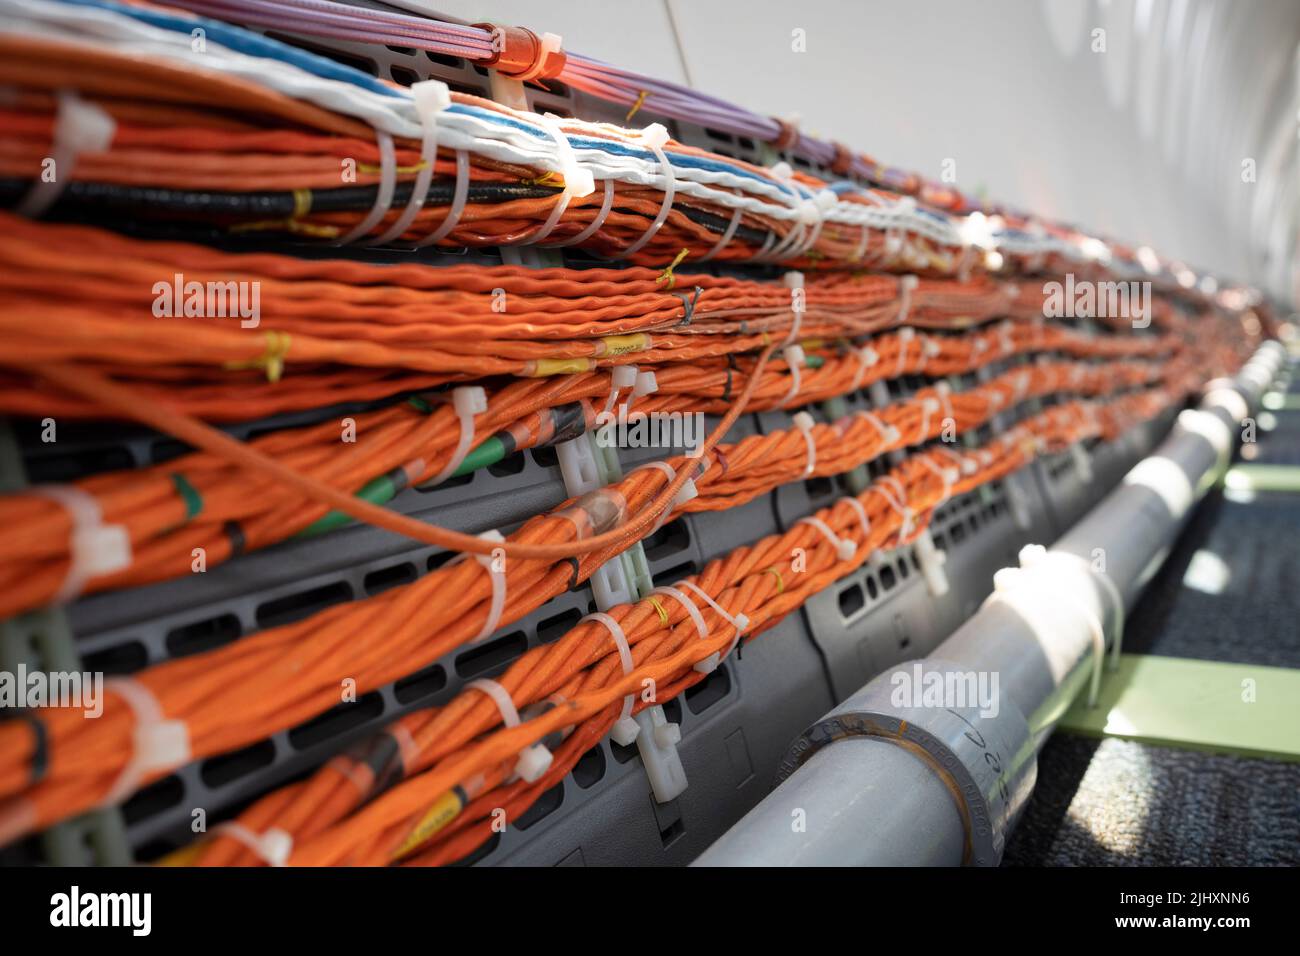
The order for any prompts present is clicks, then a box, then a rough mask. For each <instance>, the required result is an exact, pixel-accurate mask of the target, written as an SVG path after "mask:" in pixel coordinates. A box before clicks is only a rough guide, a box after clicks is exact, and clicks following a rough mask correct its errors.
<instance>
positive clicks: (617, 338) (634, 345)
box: [600, 332, 650, 355]
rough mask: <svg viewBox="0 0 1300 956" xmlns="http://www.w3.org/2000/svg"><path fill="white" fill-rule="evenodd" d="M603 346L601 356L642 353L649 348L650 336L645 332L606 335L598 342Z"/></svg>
mask: <svg viewBox="0 0 1300 956" xmlns="http://www.w3.org/2000/svg"><path fill="white" fill-rule="evenodd" d="M600 343H601V345H603V346H605V348H604V351H602V352H601V353H600V354H601V355H626V354H627V353H628V352H644V351H645V350H646V349H648V348H649V347H650V336H649V335H647V334H646V333H645V332H633V333H630V334H628V335H607V336H605V337H604V338H603V339H601V340H600Z"/></svg>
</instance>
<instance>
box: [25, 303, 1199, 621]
mask: <svg viewBox="0 0 1300 956" xmlns="http://www.w3.org/2000/svg"><path fill="white" fill-rule="evenodd" d="M995 336H996V341H998V347H996V350H995V345H994V342H995ZM1017 340H1018V344H1017ZM913 341H915V343H916V347H915V348H910V350H909V347H910V346H911V345H912V343H913ZM1129 341H1130V342H1132V343H1134V344H1143V343H1145V344H1146V345H1148V346H1154V345H1158V344H1159V340H1155V339H1150V340H1142V339H1134V340H1129ZM981 343H987V344H985V345H983V346H982V347H981ZM1007 343H1011V345H1012V348H1013V350H1014V352H1015V353H1016V354H1021V353H1020V349H1021V348H1022V347H1023V346H1024V345H1026V344H1031V343H1032V344H1034V345H1035V346H1041V345H1044V344H1048V343H1051V344H1054V345H1056V346H1057V349H1056V350H1061V351H1068V350H1070V349H1073V350H1075V351H1077V352H1082V353H1083V354H1089V353H1092V354H1095V353H1097V352H1101V353H1105V352H1106V351H1109V350H1110V348H1111V346H1112V345H1113V343H1110V342H1108V341H1102V342H1097V341H1092V340H1089V339H1087V338H1085V337H1082V336H1079V335H1078V333H1072V332H1068V331H1067V330H1052V333H1051V334H1049V333H1048V331H1047V330H1046V329H1044V328H1042V327H1023V328H1020V329H1014V328H1013V329H1006V328H1003V329H1000V330H996V331H995V335H990V336H986V337H985V338H975V339H969V338H966V339H957V340H943V341H941V342H940V343H939V345H937V346H936V349H935V351H938V352H940V353H942V352H944V351H952V352H953V353H954V354H955V357H954V359H953V360H950V361H945V360H944V356H943V355H942V354H940V355H939V356H938V357H937V358H932V357H931V355H930V352H931V351H932V350H928V349H925V348H923V347H922V346H923V345H924V344H925V343H924V342H923V341H922V340H914V339H908V338H906V337H902V336H900V335H899V334H897V333H895V334H893V335H891V336H884V337H881V338H879V339H877V340H876V342H875V347H876V348H877V349H879V350H880V353H882V354H884V355H885V356H886V359H885V361H883V362H880V361H878V362H877V363H876V364H875V365H873V366H871V367H870V368H866V367H864V365H863V363H862V360H861V358H860V357H859V356H857V355H855V354H852V353H850V354H848V355H841V356H830V357H828V358H827V359H826V361H825V363H824V364H823V365H822V366H821V367H820V368H818V369H811V370H807V371H805V372H804V373H803V374H802V376H801V377H800V378H799V379H797V380H796V379H794V378H793V377H792V375H791V371H792V370H791V369H789V367H788V366H786V365H785V364H784V363H781V362H773V363H772V364H771V365H769V366H768V367H767V368H766V369H765V370H764V372H763V374H762V375H761V376H760V378H759V380H758V383H757V384H756V386H755V388H754V391H753V393H751V398H750V401H749V403H748V404H747V406H746V407H747V408H749V409H751V410H755V411H761V410H764V409H769V408H775V407H785V408H795V407H799V406H801V405H804V404H806V403H808V402H812V401H819V400H821V399H824V398H827V397H830V396H834V395H841V394H845V393H848V392H851V391H853V390H854V389H856V388H861V387H864V386H865V385H868V384H870V383H871V382H874V381H877V380H880V379H882V378H883V377H884V376H885V375H886V374H888V373H890V372H897V371H899V370H902V371H921V370H930V371H932V372H935V373H947V374H951V373H952V372H953V371H967V370H969V369H970V367H971V366H970V365H969V364H965V363H966V362H968V361H973V362H977V363H980V364H983V363H986V362H988V361H992V360H993V359H994V357H996V356H1000V355H1002V354H1004V353H1005V351H1006V349H1005V346H1006V344H1007ZM813 351H814V354H816V351H815V350H813ZM895 352H896V353H897V361H895V359H894V358H893V354H894V353H895ZM1042 354H1045V353H1042ZM1173 354H1175V355H1176V354H1177V353H1176V352H1175V353H1173ZM745 364H746V365H747V364H748V362H746V363H745ZM1159 369H1160V366H1159V365H1155V364H1151V363H1147V362H1133V361H1132V360H1131V359H1130V360H1126V361H1124V362H1118V363H1110V364H1104V365H1089V364H1085V363H1057V364H1049V365H1040V366H1039V367H1036V368H1033V369H1031V370H1029V371H1028V372H1026V373H1016V374H1015V375H1014V376H1012V375H1010V374H1009V373H1008V374H1007V375H1003V376H1001V377H1000V378H998V379H995V380H994V381H993V382H992V383H989V384H987V385H985V386H981V387H978V388H975V389H973V390H971V391H970V392H965V393H964V392H956V393H953V394H952V395H951V398H948V397H946V396H944V400H943V402H941V403H940V406H939V410H940V411H944V412H947V413H949V414H952V413H953V412H954V410H956V416H957V417H956V420H955V422H954V427H956V428H957V429H959V430H963V429H965V428H968V427H972V426H973V425H977V424H983V422H984V421H985V420H986V419H987V417H988V414H989V413H988V412H987V407H988V405H989V401H990V400H991V399H994V400H997V401H1003V400H1004V399H1005V397H1006V396H1008V395H1009V396H1012V397H1013V398H1014V397H1015V396H1016V395H1017V394H1019V395H1021V396H1023V397H1037V396H1041V395H1045V394H1050V393H1052V392H1055V391H1063V390H1069V391H1072V392H1074V393H1077V394H1084V395H1094V394H1102V393H1104V392H1105V391H1108V390H1114V389H1117V388H1121V387H1127V386H1131V385H1135V384H1142V383H1145V382H1149V381H1152V380H1153V379H1154V377H1155V376H1156V375H1157V374H1158V373H1159ZM733 379H734V381H733ZM748 380H749V376H748V375H747V374H746V371H745V369H744V368H743V367H742V366H738V367H737V369H735V370H732V369H730V368H726V367H717V368H712V369H709V368H701V367H699V366H685V367H683V366H673V367H670V368H668V369H665V370H663V374H662V377H661V378H660V390H659V392H658V393H656V394H654V395H648V396H643V397H642V398H641V399H640V400H638V402H637V403H636V406H635V407H636V410H637V412H638V413H647V414H653V413H656V412H659V413H665V412H666V413H670V414H671V413H673V412H691V411H718V412H721V411H725V410H726V408H727V406H728V405H729V404H730V403H729V401H728V400H726V398H725V396H726V395H727V394H729V392H730V391H731V390H734V389H737V388H744V387H746V386H747V385H748ZM796 384H797V385H798V386H799V389H798V391H797V393H796V394H794V395H793V397H792V395H791V392H792V389H793V388H794V386H795V385H796ZM1013 386H1014V389H1016V390H1018V391H1016V390H1013ZM611 390H612V386H611V384H610V381H609V378H608V376H606V375H603V374H585V375H574V376H564V377H560V378H553V379H543V380H532V381H521V382H514V383H510V384H508V385H506V386H505V387H504V388H502V389H501V390H499V391H497V392H494V393H493V394H492V396H491V398H490V399H489V400H488V402H487V411H485V412H484V413H483V414H481V415H478V416H476V417H475V419H474V429H475V434H480V435H492V434H493V433H495V432H497V431H500V430H502V429H510V430H511V431H512V434H516V435H519V434H520V433H521V432H522V436H523V437H522V438H521V440H518V441H516V442H515V443H514V447H515V448H516V449H518V448H525V447H528V446H529V444H530V439H531V438H536V437H538V436H539V435H542V434H543V431H542V430H541V428H540V426H537V425H533V424H531V420H532V418H533V417H534V416H536V414H537V413H538V412H539V411H540V410H542V409H548V408H553V407H558V406H563V405H572V404H573V403H582V402H587V403H588V405H587V406H586V411H584V413H583V418H584V421H585V422H586V423H587V424H584V426H583V427H588V426H589V424H594V416H593V409H592V407H591V405H590V403H591V401H592V400H599V399H602V398H604V397H605V396H608V395H610V394H611ZM706 396H716V397H714V398H711V399H710V398H708V397H706ZM939 399H940V393H939V392H935V393H934V394H930V393H924V394H922V395H921V396H920V397H918V398H916V399H913V400H911V401H910V402H905V403H900V404H899V405H897V406H891V407H890V408H886V409H883V410H882V411H881V412H880V416H881V421H882V422H883V423H884V425H885V426H894V425H897V426H899V427H902V426H906V427H907V428H908V429H911V428H914V427H915V426H913V425H912V424H911V423H910V421H903V420H902V418H901V417H900V416H904V415H906V414H908V412H907V409H908V408H909V407H913V408H915V407H920V405H919V404H918V403H922V402H924V401H927V400H928V401H930V402H939ZM972 403H974V404H972ZM972 408H981V409H983V411H982V413H981V417H979V418H971V417H970V415H969V414H968V412H967V410H968V409H972ZM911 417H912V418H916V417H917V416H916V415H915V414H913V415H912V416H911ZM924 417H925V420H926V422H927V424H926V425H925V426H924V429H923V430H925V431H926V432H927V434H925V435H922V436H921V439H922V440H924V439H925V438H929V437H932V435H930V434H928V432H929V431H933V430H934V429H936V428H939V427H941V426H942V423H943V421H944V416H943V415H938V414H936V415H926V416H924ZM525 420H528V423H526V424H523V425H521V421H525ZM353 421H354V422H355V427H356V437H357V440H356V441H355V442H352V443H346V444H341V443H340V441H339V437H340V429H339V425H338V423H337V422H335V421H330V422H326V423H322V424H319V425H316V426H311V427H308V428H303V429H290V430H285V431H281V432H275V433H272V434H269V435H265V436H261V437H259V438H256V439H255V440H254V441H253V442H252V443H251V445H252V447H253V448H256V449H258V450H259V451H261V452H262V453H264V454H266V455H268V456H270V457H273V458H274V459H275V460H277V461H279V462H280V463H282V464H283V465H284V466H285V467H288V468H291V469H293V470H294V471H296V472H299V473H302V474H308V475H310V476H312V478H313V479H314V480H316V481H318V482H323V483H325V484H327V485H329V486H330V487H333V488H336V489H341V490H344V491H349V492H354V493H355V492H357V491H359V490H360V489H361V488H362V487H363V486H365V485H366V484H367V483H368V482H370V481H372V480H373V479H375V478H376V476H383V475H388V474H396V475H397V478H396V479H395V480H397V481H399V482H400V483H401V484H403V485H407V484H416V485H418V484H421V483H423V482H425V481H428V480H429V479H431V478H432V477H433V476H436V475H439V474H442V473H444V472H445V471H446V469H447V468H448V467H450V466H451V464H452V463H453V458H452V456H453V454H454V453H455V450H456V448H457V444H458V440H459V434H460V426H459V424H458V422H457V418H456V415H455V413H454V411H453V410H452V408H451V406H450V405H449V404H446V403H441V404H435V405H427V404H425V403H417V404H416V405H411V404H404V405H400V406H394V407H390V408H386V409H381V410H379V411H376V412H372V413H363V414H358V415H356V416H355V417H354V418H353ZM548 421H549V420H548ZM900 434H902V435H904V436H905V437H904V438H901V439H900V441H908V442H910V441H913V439H912V438H911V436H912V434H913V432H912V431H911V430H908V431H905V432H900ZM76 487H78V488H80V489H82V490H83V491H85V492H87V493H88V494H90V495H91V496H92V497H93V498H94V499H95V501H96V502H97V504H98V505H99V508H100V513H101V515H102V516H103V520H104V521H105V522H107V523H109V524H115V525H123V526H125V527H126V528H127V529H128V531H129V534H130V543H131V555H132V558H131V563H130V565H129V566H128V567H126V568H124V569H122V570H120V571H117V572H113V573H110V574H106V575H100V576H97V577H93V578H91V579H90V580H88V581H87V582H86V584H85V585H84V589H85V590H89V591H97V590H103V589H113V588H119V587H127V586H132V585H138V584H144V583H148V582H151V581H157V580H163V579H166V578H169V577H175V576H178V575H181V574H185V573H188V572H189V571H190V570H191V565H192V561H193V556H194V549H195V548H201V549H203V553H204V557H205V561H207V562H208V563H210V564H212V565H215V564H217V563H220V562H222V561H225V560H227V559H228V558H229V557H231V556H232V555H233V554H234V553H236V551H239V552H243V551H249V550H255V549H258V548H261V547H264V546H266V545H268V544H271V543H274V542H276V541H280V540H283V539H284V538H286V537H289V536H291V535H293V534H296V533H298V532H300V531H302V530H304V529H307V528H309V527H311V526H313V524H314V523H315V522H317V521H318V520H320V519H321V518H322V517H324V516H325V515H326V514H327V513H328V511H329V509H328V508H327V507H326V506H324V505H322V504H319V503H314V502H305V501H303V500H302V499H301V497H300V496H298V495H295V494H294V493H293V492H292V491H291V490H290V489H288V488H284V487H282V486H280V485H279V484H277V483H275V482H274V481H272V480H267V479H263V480H260V481H249V480H248V479H247V477H246V476H244V475H242V474H241V473H240V471H239V469H237V468H233V467H232V466H231V465H229V464H227V463H226V462H225V460H224V459H222V458H220V457H214V456H213V455H211V454H206V453H202V452H200V453H195V454H191V455H187V456H184V457H183V458H181V459H178V460H176V461H171V462H167V463H164V464H161V465H156V466H153V467H151V468H147V469H139V470H131V471H128V472H117V473H110V474H106V475H98V476H94V477H91V478H89V479H85V480H83V481H80V482H77V483H76ZM0 522H4V523H5V524H6V526H7V527H9V528H10V534H9V535H8V536H7V537H6V540H5V541H4V542H2V543H0V613H16V612H18V611H21V610H26V609H29V608H32V607H37V606H40V605H41V604H43V603H45V602H47V601H48V600H50V599H51V598H52V597H53V596H54V594H55V593H57V591H58V589H59V586H60V584H61V582H62V581H63V580H64V579H65V578H66V576H67V571H68V567H69V561H70V552H69V541H70V532H71V518H70V516H69V515H68V513H67V511H66V510H65V509H64V508H63V507H61V506H60V505H59V504H57V503H56V502H54V501H51V500H49V499H48V498H46V497H44V496H43V495H40V494H36V495H23V494H18V495H10V496H3V497H0ZM232 523H234V527H232Z"/></svg>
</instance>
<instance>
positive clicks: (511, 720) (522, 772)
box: [465, 677, 555, 783]
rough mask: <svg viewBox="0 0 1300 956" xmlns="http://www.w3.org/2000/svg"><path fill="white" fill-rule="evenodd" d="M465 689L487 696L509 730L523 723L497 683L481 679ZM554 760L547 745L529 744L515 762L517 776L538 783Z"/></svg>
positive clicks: (503, 689) (513, 705)
mask: <svg viewBox="0 0 1300 956" xmlns="http://www.w3.org/2000/svg"><path fill="white" fill-rule="evenodd" d="M465 688H466V689H467V690H468V689H473V690H478V691H482V692H483V693H484V694H486V695H487V696H488V697H489V698H490V699H491V701H492V703H494V704H496V707H497V711H498V713H500V714H501V722H502V723H503V724H505V726H506V727H507V728H510V727H518V726H519V725H520V724H521V723H522V721H520V719H519V711H517V710H516V709H515V702H514V701H513V700H511V699H510V694H509V693H508V692H507V691H506V689H505V688H504V687H502V686H501V685H500V684H498V683H497V682H496V681H494V680H491V679H489V678H486V677H480V678H479V679H478V680H472V681H470V682H469V683H468V684H466V685H465ZM554 759H555V755H554V754H552V753H551V752H550V751H549V750H547V749H546V745H545V744H543V743H540V742H539V743H535V744H528V745H527V746H525V747H524V748H523V749H522V750H521V751H519V759H518V760H517V761H516V762H515V769H514V772H515V776H517V777H519V778H520V779H522V780H523V781H524V782H525V783H536V782H537V781H538V780H540V779H541V778H542V775H543V774H544V773H546V771H547V770H549V769H550V766H551V761H552V760H554Z"/></svg>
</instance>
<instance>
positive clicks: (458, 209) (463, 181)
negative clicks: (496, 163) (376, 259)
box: [415, 149, 469, 249]
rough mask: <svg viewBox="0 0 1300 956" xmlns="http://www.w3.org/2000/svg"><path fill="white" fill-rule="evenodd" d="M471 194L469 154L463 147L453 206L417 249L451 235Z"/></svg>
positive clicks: (453, 194)
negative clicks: (439, 224)
mask: <svg viewBox="0 0 1300 956" xmlns="http://www.w3.org/2000/svg"><path fill="white" fill-rule="evenodd" d="M468 196H469V156H468V154H467V153H466V152H465V150H463V149H458V150H456V188H455V190H454V191H453V192H452V196H451V208H450V209H448V210H447V218H446V219H444V220H443V221H442V225H441V226H439V227H438V228H437V229H435V230H434V231H433V232H431V233H429V235H427V236H425V237H424V238H423V239H421V240H420V241H419V242H417V243H416V244H415V247H416V248H417V249H423V248H424V247H425V246H431V245H433V244H434V243H435V242H438V241H439V240H442V239H445V238H446V237H447V236H449V235H451V231H452V230H453V229H455V228H456V227H457V226H458V225H460V217H461V215H462V214H463V213H464V212H465V200H466V199H467V198H468Z"/></svg>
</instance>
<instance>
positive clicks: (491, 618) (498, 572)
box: [470, 528, 506, 644]
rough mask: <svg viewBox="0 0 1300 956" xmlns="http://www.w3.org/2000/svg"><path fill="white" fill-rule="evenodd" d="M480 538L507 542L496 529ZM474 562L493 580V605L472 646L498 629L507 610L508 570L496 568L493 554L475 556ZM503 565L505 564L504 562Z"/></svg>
mask: <svg viewBox="0 0 1300 956" xmlns="http://www.w3.org/2000/svg"><path fill="white" fill-rule="evenodd" d="M479 537H480V538H482V539H484V540H485V541H496V542H502V543H504V542H505V540H506V539H505V538H504V537H503V536H502V534H501V532H500V531H497V530H496V529H495V528H493V529H492V530H490V531H484V532H483V533H482V534H480V535H479ZM493 550H496V549H495V548H494V549H493ZM474 560H476V561H477V562H478V563H479V564H481V565H483V569H484V570H485V571H487V573H488V577H490V578H491V579H492V604H491V605H490V606H489V607H488V616H487V620H486V621H484V622H483V628H482V630H480V631H479V632H478V635H477V636H475V637H474V638H473V639H471V640H470V643H471V644H477V643H479V642H480V641H483V640H486V639H487V638H489V637H491V636H492V632H493V631H495V630H496V629H497V625H498V624H499V623H500V622H501V612H502V611H503V610H505V606H506V569H505V568H504V567H501V568H498V567H496V559H495V558H494V557H493V556H492V555H491V554H475V555H474ZM502 563H503V564H504V562H502Z"/></svg>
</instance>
